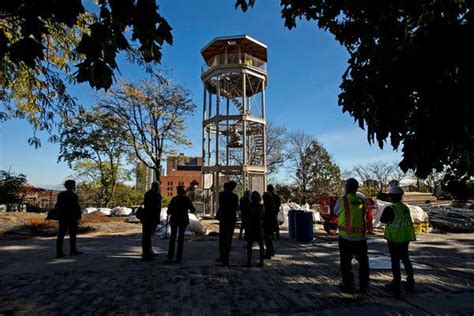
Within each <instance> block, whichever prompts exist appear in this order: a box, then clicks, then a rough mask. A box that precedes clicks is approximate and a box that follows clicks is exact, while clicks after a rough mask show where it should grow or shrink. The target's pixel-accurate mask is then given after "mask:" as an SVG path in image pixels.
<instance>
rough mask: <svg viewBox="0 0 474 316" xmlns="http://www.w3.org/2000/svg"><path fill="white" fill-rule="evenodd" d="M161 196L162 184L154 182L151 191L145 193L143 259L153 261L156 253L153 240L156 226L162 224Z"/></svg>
mask: <svg viewBox="0 0 474 316" xmlns="http://www.w3.org/2000/svg"><path fill="white" fill-rule="evenodd" d="M160 213H161V194H160V183H159V182H156V181H155V182H153V183H152V184H151V189H150V190H148V191H147V192H146V193H145V198H144V208H143V221H142V259H143V260H147V261H149V260H153V256H154V255H155V253H154V252H153V247H152V244H151V239H152V236H153V234H154V233H155V230H156V225H158V223H159V222H160Z"/></svg>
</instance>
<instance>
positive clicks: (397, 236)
mask: <svg viewBox="0 0 474 316" xmlns="http://www.w3.org/2000/svg"><path fill="white" fill-rule="evenodd" d="M392 209H393V212H394V214H393V215H394V216H393V221H392V223H390V224H388V223H387V224H386V225H385V231H384V237H385V239H386V240H387V241H391V242H407V241H414V240H416V235H415V229H414V228H413V221H412V219H411V215H410V209H409V208H408V207H407V206H406V205H405V204H403V203H401V202H398V203H393V204H392Z"/></svg>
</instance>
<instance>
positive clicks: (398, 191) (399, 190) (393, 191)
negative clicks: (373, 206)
mask: <svg viewBox="0 0 474 316" xmlns="http://www.w3.org/2000/svg"><path fill="white" fill-rule="evenodd" d="M388 194H398V195H403V190H402V188H400V187H395V186H394V187H391V188H390V190H388Z"/></svg>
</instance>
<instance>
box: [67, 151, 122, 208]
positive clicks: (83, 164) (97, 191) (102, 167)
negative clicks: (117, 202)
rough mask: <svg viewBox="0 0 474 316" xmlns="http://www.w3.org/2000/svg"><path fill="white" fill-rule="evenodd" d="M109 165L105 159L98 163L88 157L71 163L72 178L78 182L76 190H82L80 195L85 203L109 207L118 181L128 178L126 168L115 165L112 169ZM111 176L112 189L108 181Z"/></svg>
mask: <svg viewBox="0 0 474 316" xmlns="http://www.w3.org/2000/svg"><path fill="white" fill-rule="evenodd" d="M109 166H110V164H108V163H107V161H103V163H102V164H100V163H99V162H97V161H94V160H90V159H85V160H81V161H78V162H76V163H75V164H74V165H73V170H74V171H75V173H74V175H73V176H72V178H74V179H76V181H77V182H78V183H79V185H78V192H79V191H80V192H82V193H81V194H80V196H81V197H82V200H83V202H84V204H85V205H92V204H93V205H95V206H98V207H109V206H110V204H111V201H112V200H113V198H114V195H115V189H116V187H117V185H118V183H120V182H122V181H127V180H129V173H128V171H127V170H124V169H121V168H118V167H117V168H118V169H117V170H115V171H112V170H110V169H109V168H110V167H109ZM112 173H115V176H112V175H111V174H112ZM113 177H116V180H115V181H116V183H114V191H112V189H111V186H112V183H111V182H110V181H111V180H110V179H112V178H113ZM104 179H105V181H104ZM79 188H81V190H79ZM78 195H79V193H78Z"/></svg>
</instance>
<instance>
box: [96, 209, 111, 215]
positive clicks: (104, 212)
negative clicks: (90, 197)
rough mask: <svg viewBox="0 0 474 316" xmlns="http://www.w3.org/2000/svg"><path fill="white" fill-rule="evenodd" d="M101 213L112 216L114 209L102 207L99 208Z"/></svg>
mask: <svg viewBox="0 0 474 316" xmlns="http://www.w3.org/2000/svg"><path fill="white" fill-rule="evenodd" d="M97 211H98V212H99V213H100V214H102V215H105V216H110V214H111V212H112V210H111V209H110V208H106V207H101V208H99V209H98V210H97Z"/></svg>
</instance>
